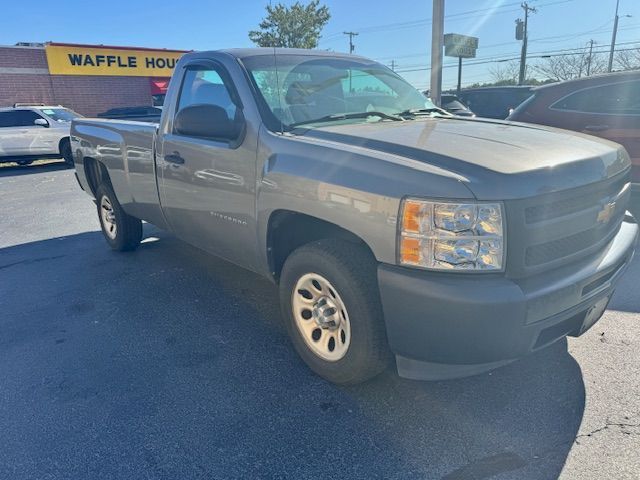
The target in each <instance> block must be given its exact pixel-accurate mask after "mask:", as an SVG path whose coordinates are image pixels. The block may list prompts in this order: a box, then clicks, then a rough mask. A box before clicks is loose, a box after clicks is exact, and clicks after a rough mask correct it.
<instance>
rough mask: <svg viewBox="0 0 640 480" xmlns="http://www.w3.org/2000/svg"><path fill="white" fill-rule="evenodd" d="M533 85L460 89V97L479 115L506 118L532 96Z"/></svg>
mask: <svg viewBox="0 0 640 480" xmlns="http://www.w3.org/2000/svg"><path fill="white" fill-rule="evenodd" d="M532 89H533V87H532V86H519V87H483V88H469V89H465V90H462V91H460V93H459V94H458V98H459V99H460V100H461V101H462V103H464V104H465V105H467V106H468V107H469V109H470V110H472V111H473V113H475V114H476V115H477V116H478V117H485V118H499V119H501V120H504V119H505V118H507V116H509V114H510V113H511V111H512V110H513V109H514V108H516V107H517V106H518V105H520V104H521V103H522V102H524V101H525V100H526V99H527V98H529V97H530V96H531V91H532Z"/></svg>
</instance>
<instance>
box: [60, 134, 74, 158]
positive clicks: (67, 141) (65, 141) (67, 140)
mask: <svg viewBox="0 0 640 480" xmlns="http://www.w3.org/2000/svg"><path fill="white" fill-rule="evenodd" d="M64 143H68V144H69V147H71V137H69V136H66V137H62V138H61V139H60V141H59V142H58V152H60V155H62V145H63V144H64Z"/></svg>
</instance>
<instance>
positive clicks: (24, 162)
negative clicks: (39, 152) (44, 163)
mask: <svg viewBox="0 0 640 480" xmlns="http://www.w3.org/2000/svg"><path fill="white" fill-rule="evenodd" d="M16 163H17V164H18V165H20V166H21V167H26V166H27V165H31V164H32V163H33V160H18V161H16Z"/></svg>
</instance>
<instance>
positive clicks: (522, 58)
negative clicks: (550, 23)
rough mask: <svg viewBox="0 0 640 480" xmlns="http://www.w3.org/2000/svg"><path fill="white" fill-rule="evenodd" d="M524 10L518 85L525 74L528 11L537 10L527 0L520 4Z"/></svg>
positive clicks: (533, 11)
mask: <svg viewBox="0 0 640 480" xmlns="http://www.w3.org/2000/svg"><path fill="white" fill-rule="evenodd" d="M520 6H521V7H522V9H523V10H524V25H523V27H524V30H523V33H522V52H521V53H520V75H519V76H518V85H522V84H523V83H524V80H525V76H526V74H527V43H528V40H529V32H528V31H527V30H528V23H529V12H531V13H536V12H537V10H536V9H535V8H534V7H530V6H529V4H527V2H523V3H522V4H521V5H520Z"/></svg>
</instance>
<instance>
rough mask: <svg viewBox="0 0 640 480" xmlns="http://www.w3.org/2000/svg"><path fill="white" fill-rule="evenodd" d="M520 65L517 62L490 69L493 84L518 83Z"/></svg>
mask: <svg viewBox="0 0 640 480" xmlns="http://www.w3.org/2000/svg"><path fill="white" fill-rule="evenodd" d="M519 74H520V65H519V63H518V62H517V61H516V60H509V61H508V62H501V63H497V64H495V65H492V66H490V67H489V76H490V77H491V80H492V81H493V83H497V84H513V85H515V84H516V83H517V82H518V76H519Z"/></svg>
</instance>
